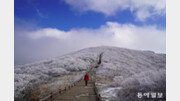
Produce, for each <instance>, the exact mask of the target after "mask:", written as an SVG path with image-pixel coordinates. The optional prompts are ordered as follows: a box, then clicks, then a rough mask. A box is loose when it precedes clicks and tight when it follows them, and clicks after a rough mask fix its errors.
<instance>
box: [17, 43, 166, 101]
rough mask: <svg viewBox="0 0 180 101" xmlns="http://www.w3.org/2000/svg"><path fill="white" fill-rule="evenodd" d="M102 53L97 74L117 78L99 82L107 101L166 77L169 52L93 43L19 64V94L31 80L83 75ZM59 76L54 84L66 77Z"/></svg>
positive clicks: (100, 89) (156, 82)
mask: <svg viewBox="0 0 180 101" xmlns="http://www.w3.org/2000/svg"><path fill="white" fill-rule="evenodd" d="M101 53H103V54H102V59H101V64H100V65H99V67H98V68H97V69H96V75H97V76H106V77H110V78H113V82H110V83H109V84H102V83H100V82H96V83H97V84H101V85H98V89H99V91H100V92H99V93H100V94H101V96H102V97H103V98H105V100H107V101H111V100H112V99H111V97H112V96H113V97H114V98H113V100H116V99H118V98H124V95H121V94H122V93H121V92H122V91H124V89H127V88H128V87H135V88H136V87H144V86H149V85H150V86H152V85H156V86H158V84H161V81H165V79H166V76H165V73H166V55H165V54H157V53H154V52H151V51H142V50H130V49H125V48H117V47H107V46H101V47H92V48H86V49H83V50H80V51H77V52H74V53H71V54H67V55H64V56H61V57H59V58H53V59H49V60H44V61H40V62H36V63H33V64H26V65H21V66H17V67H15V78H14V79H15V97H17V98H18V97H23V94H22V91H23V90H25V87H26V86H27V85H28V84H29V83H34V82H45V81H46V80H47V79H49V78H56V77H59V76H65V75H67V74H69V73H75V72H77V74H76V73H75V75H76V76H75V77H74V78H72V79H74V81H75V80H78V79H80V78H81V77H82V76H83V74H84V73H85V71H87V70H88V69H89V68H90V67H93V66H95V65H97V63H98V61H99V55H100V54H101ZM80 72H81V73H80ZM56 80H57V81H56ZM56 80H55V81H54V82H52V84H60V83H61V82H63V79H56ZM32 81H33V82H32ZM72 82H73V81H72V80H71V83H72ZM49 85H51V84H49ZM129 93H130V92H129ZM130 96H131V94H130ZM124 101H125V100H124Z"/></svg>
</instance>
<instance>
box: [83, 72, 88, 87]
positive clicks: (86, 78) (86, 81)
mask: <svg viewBox="0 0 180 101" xmlns="http://www.w3.org/2000/svg"><path fill="white" fill-rule="evenodd" d="M88 80H89V75H88V74H86V75H85V76H84V81H85V84H86V86H87V83H88Z"/></svg>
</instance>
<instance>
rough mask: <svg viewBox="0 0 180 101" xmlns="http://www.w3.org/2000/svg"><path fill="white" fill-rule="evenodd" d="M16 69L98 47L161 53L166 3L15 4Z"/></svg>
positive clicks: (77, 0)
mask: <svg viewBox="0 0 180 101" xmlns="http://www.w3.org/2000/svg"><path fill="white" fill-rule="evenodd" d="M14 3H15V6H14V11H15V12H14V16H15V65H18V64H25V63H30V62H34V61H37V60H42V59H47V58H51V57H58V56H61V55H63V54H67V53H69V52H72V51H76V50H79V49H83V48H86V47H94V46H101V45H104V46H105V45H108V46H117V47H125V48H130V49H138V50H151V51H155V52H158V53H165V52H166V1H165V0H15V1H14Z"/></svg>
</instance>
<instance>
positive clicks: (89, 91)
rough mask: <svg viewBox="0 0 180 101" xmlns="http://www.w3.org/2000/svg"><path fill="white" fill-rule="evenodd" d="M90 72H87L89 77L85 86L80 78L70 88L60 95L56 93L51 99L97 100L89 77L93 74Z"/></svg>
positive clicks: (67, 100)
mask: <svg viewBox="0 0 180 101" xmlns="http://www.w3.org/2000/svg"><path fill="white" fill-rule="evenodd" d="M92 74H93V73H92V72H90V73H88V75H89V78H90V79H89V81H88V85H87V86H85V82H84V80H83V79H82V80H81V81H80V82H79V83H78V84H77V85H76V86H74V87H73V88H71V89H70V90H68V91H66V92H65V93H63V94H61V95H60V94H59V95H57V96H56V97H55V98H54V100H53V101H97V97H96V95H95V92H94V87H93V86H94V85H93V81H92V79H91V76H93V75H92Z"/></svg>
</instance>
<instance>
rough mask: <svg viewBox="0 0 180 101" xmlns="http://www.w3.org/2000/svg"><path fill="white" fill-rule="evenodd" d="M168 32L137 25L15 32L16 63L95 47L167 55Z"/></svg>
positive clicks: (108, 23)
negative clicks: (140, 50) (150, 51)
mask: <svg viewBox="0 0 180 101" xmlns="http://www.w3.org/2000/svg"><path fill="white" fill-rule="evenodd" d="M165 39H166V38H165V30H159V29H157V28H156V26H141V27H138V26H135V25H132V24H119V23H116V22H107V23H106V24H105V25H103V26H101V27H100V28H98V29H87V28H81V29H71V30H69V31H62V30H59V29H55V28H40V29H36V30H33V31H32V30H31V31H29V30H22V29H20V30H15V64H19V63H20V62H22V61H24V62H27V61H28V62H29V61H34V60H35V59H39V60H40V59H44V58H49V57H58V56H60V55H63V54H66V53H69V52H72V51H76V50H79V49H82V48H86V47H94V46H101V45H107V46H117V47H125V48H130V49H138V50H139V49H143V50H152V51H155V52H163V53H164V52H165V49H166V46H165V44H166V42H165Z"/></svg>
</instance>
